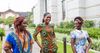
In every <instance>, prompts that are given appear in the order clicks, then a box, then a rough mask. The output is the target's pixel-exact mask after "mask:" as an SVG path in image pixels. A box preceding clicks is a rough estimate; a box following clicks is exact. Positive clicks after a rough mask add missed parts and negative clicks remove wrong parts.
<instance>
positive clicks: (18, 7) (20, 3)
mask: <svg viewBox="0 0 100 53" xmlns="http://www.w3.org/2000/svg"><path fill="white" fill-rule="evenodd" d="M36 3H37V0H0V12H3V11H6V10H8V9H12V10H13V11H16V12H27V11H31V8H32V7H33V6H34V5H35V4H36Z"/></svg>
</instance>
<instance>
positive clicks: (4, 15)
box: [0, 9, 28, 28]
mask: <svg viewBox="0 0 100 53" xmlns="http://www.w3.org/2000/svg"><path fill="white" fill-rule="evenodd" d="M10 16H11V17H14V18H16V17H18V16H24V17H26V16H28V12H16V11H13V10H12V9H8V10H6V11H4V12H0V18H2V19H7V18H8V17H10ZM4 27H5V28H8V26H5V25H4V24H0V28H4Z"/></svg>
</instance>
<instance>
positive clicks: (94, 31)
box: [85, 28, 100, 39]
mask: <svg viewBox="0 0 100 53" xmlns="http://www.w3.org/2000/svg"><path fill="white" fill-rule="evenodd" d="M85 30H87V32H88V34H89V36H90V37H92V38H96V39H99V38H100V28H86V29H85Z"/></svg>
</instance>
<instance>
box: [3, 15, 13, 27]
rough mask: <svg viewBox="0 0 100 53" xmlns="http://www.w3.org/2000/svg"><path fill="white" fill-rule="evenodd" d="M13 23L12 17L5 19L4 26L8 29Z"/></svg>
mask: <svg viewBox="0 0 100 53" xmlns="http://www.w3.org/2000/svg"><path fill="white" fill-rule="evenodd" d="M13 22H14V17H13V16H9V17H8V18H7V19H5V22H4V23H5V24H6V25H9V27H11V25H12V24H13Z"/></svg>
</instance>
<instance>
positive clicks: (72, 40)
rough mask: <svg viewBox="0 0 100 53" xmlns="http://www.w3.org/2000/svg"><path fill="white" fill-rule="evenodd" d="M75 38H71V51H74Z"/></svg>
mask: <svg viewBox="0 0 100 53" xmlns="http://www.w3.org/2000/svg"><path fill="white" fill-rule="evenodd" d="M74 45H75V39H73V38H71V47H72V51H73V53H76V49H75V46H74Z"/></svg>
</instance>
